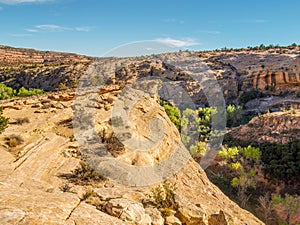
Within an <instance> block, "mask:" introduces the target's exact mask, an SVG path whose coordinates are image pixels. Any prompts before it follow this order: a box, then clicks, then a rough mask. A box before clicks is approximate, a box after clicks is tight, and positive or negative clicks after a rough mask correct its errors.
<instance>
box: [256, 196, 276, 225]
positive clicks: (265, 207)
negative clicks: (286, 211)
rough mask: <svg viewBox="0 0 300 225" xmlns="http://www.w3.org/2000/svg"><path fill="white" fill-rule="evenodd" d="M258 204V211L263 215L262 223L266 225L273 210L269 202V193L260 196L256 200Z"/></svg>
mask: <svg viewBox="0 0 300 225" xmlns="http://www.w3.org/2000/svg"><path fill="white" fill-rule="evenodd" d="M258 203H259V206H258V208H259V210H260V212H261V213H262V215H263V218H264V222H265V223H266V224H268V221H269V219H270V217H271V214H272V210H273V205H272V201H271V195H270V193H269V192H267V193H266V194H265V195H261V196H259V198H258Z"/></svg>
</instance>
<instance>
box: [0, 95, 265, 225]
mask: <svg viewBox="0 0 300 225" xmlns="http://www.w3.org/2000/svg"><path fill="white" fill-rule="evenodd" d="M118 93H119V92H118V91H112V92H106V93H105V94H103V95H105V97H103V96H102V97H101V98H99V99H100V100H99V101H101V102H102V103H105V104H110V105H111V109H110V110H106V109H104V108H96V115H95V118H96V119H95V123H96V124H98V125H97V126H99V127H98V128H101V127H103V124H106V128H107V129H106V130H107V131H108V130H109V129H110V126H111V123H109V121H108V120H109V118H110V116H111V110H113V109H114V107H115V106H114V104H115V102H116V99H118ZM56 95H58V96H60V95H62V94H59V93H58V94H50V95H49V94H44V95H40V96H36V97H32V98H25V99H23V98H20V99H16V100H14V101H13V103H14V104H16V105H19V104H22V107H21V109H19V110H16V109H15V108H12V107H8V108H5V109H4V116H6V117H10V119H11V120H12V121H16V120H17V119H18V118H23V117H24V115H26V117H28V118H29V119H30V122H29V123H23V124H22V125H20V124H18V123H13V124H10V125H9V126H8V128H7V129H6V130H5V132H4V133H2V134H1V145H0V154H1V158H0V191H1V193H2V195H1V196H0V212H1V213H0V215H1V216H0V223H1V224H12V223H15V224H74V223H76V224H217V223H218V222H222V223H223V222H224V223H223V224H236V225H237V224H238V225H240V224H251V225H252V224H253V225H255V224H263V223H262V222H261V221H260V220H258V219H257V218H256V217H254V216H253V215H252V214H250V213H249V212H247V211H245V210H243V209H241V208H240V207H239V206H238V205H237V204H236V203H234V202H232V201H231V200H230V199H229V198H228V197H226V196H225V195H224V194H223V193H222V192H221V191H220V190H219V189H218V188H217V187H216V186H215V185H213V184H212V183H211V182H210V181H209V180H208V178H207V176H206V174H205V172H204V171H203V170H202V169H201V168H200V166H199V165H198V164H197V163H196V162H195V161H193V160H192V159H190V160H189V161H187V162H186V164H185V166H184V167H183V168H181V169H180V170H179V171H178V172H177V173H176V174H174V175H173V176H171V177H170V178H169V182H170V183H174V184H176V187H177V188H176V190H174V193H173V195H174V196H173V197H174V204H175V206H174V208H173V209H169V213H167V214H164V212H166V211H164V210H162V209H161V208H160V207H159V206H158V205H157V204H156V203H155V201H154V200H153V199H152V197H151V194H152V191H153V188H155V187H156V185H155V184H153V185H152V186H142V187H134V186H127V185H123V184H122V183H121V184H120V183H118V182H116V181H113V180H110V179H108V180H107V179H101V177H99V176H96V175H95V173H94V172H93V171H91V170H89V169H88V167H86V166H84V167H80V165H81V164H80V161H81V155H80V154H77V151H76V149H77V150H78V151H80V148H78V145H77V143H76V142H74V141H75V140H74V134H73V129H72V119H71V116H72V111H71V104H72V100H71V99H72V97H73V96H74V93H72V92H70V93H68V92H66V93H65V95H64V96H61V97H55V96H56ZM100 96H101V95H100ZM121 99H122V98H121ZM67 100H69V101H67ZM25 101H26V104H25ZM4 102H6V101H4ZM37 102H39V103H41V105H39V106H37V107H35V105H36V103H37ZM109 102H110V103H109ZM29 103H30V104H29ZM31 103H32V104H31ZM58 103H59V104H64V106H65V107H54V106H55V105H56V104H58ZM1 104H2V102H1ZM46 104H49V108H47V109H44V108H43V105H46ZM33 106H34V107H33ZM134 109H136V110H134ZM37 111H41V112H42V113H37ZM154 112H155V113H154ZM131 113H132V115H131V116H130V117H129V118H130V120H132V122H131V124H130V125H131V126H132V127H133V130H134V129H136V132H137V133H139V134H141V135H142V136H144V137H146V138H149V137H151V135H150V136H149V132H147V126H148V125H149V118H150V117H152V116H154V117H155V114H157V115H160V119H161V120H166V122H165V126H166V131H168V132H169V135H165V136H164V138H165V140H164V141H162V142H159V144H158V146H156V147H155V148H154V149H153V152H152V153H153V154H152V153H151V154H150V156H151V157H153V159H155V160H154V162H153V163H155V164H156V163H159V162H160V160H163V159H165V158H166V157H168V156H169V154H171V153H172V151H173V149H172V148H169V149H167V144H166V143H168V142H169V143H171V142H174V141H177V142H180V139H179V135H178V131H177V129H176V127H175V126H174V125H173V124H172V123H170V122H169V121H168V118H167V116H166V114H165V112H164V111H163V110H162V108H161V106H159V104H158V103H157V99H155V98H150V97H149V98H148V99H146V100H145V101H141V102H139V104H136V105H135V107H133V109H132V110H131ZM152 113H154V114H153V115H152ZM148 114H149V118H148ZM150 114H151V115H150ZM105 121H106V122H107V123H103V122H105ZM97 126H96V127H97ZM112 132H114V131H113V129H112ZM10 135H19V136H21V137H22V139H23V142H22V143H20V144H19V145H18V146H16V147H10V146H9V145H8V144H7V143H6V141H5V137H9V136H10ZM171 139H173V140H171ZM163 146H164V147H163ZM70 149H71V150H72V151H70ZM164 149H165V151H163V150H164ZM129 150H130V149H126V151H125V152H121V154H119V155H116V156H115V158H116V159H118V158H119V159H120V160H121V157H122V156H123V157H124V160H123V163H128V164H129V165H130V166H134V165H131V164H132V161H134V160H135V161H136V164H137V165H144V164H143V163H145V162H143V161H142V160H141V159H139V158H136V157H134V158H131V155H130V154H128V151H129ZM185 151H186V150H185ZM143 154H144V153H143ZM125 158H127V159H130V160H125ZM157 158H158V159H157ZM139 163H141V164H139ZM146 165H148V164H147V163H146Z"/></svg>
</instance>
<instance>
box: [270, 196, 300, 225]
mask: <svg viewBox="0 0 300 225" xmlns="http://www.w3.org/2000/svg"><path fill="white" fill-rule="evenodd" d="M272 204H273V205H274V207H282V208H283V209H284V210H285V211H286V214H287V217H286V222H287V224H292V223H291V217H292V216H293V215H295V214H296V213H297V211H298V209H299V208H300V200H299V199H298V196H292V195H289V194H285V196H284V198H282V197H281V196H280V195H276V194H275V195H272Z"/></svg>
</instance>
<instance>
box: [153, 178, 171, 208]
mask: <svg viewBox="0 0 300 225" xmlns="http://www.w3.org/2000/svg"><path fill="white" fill-rule="evenodd" d="M175 191H176V184H172V183H170V182H168V181H165V182H164V183H162V184H159V185H157V186H156V187H154V188H153V189H151V193H150V195H149V197H150V198H151V200H152V201H153V202H154V204H155V205H156V206H157V207H158V208H159V209H160V210H161V211H165V210H167V209H175V208H176V203H175V198H174V197H175Z"/></svg>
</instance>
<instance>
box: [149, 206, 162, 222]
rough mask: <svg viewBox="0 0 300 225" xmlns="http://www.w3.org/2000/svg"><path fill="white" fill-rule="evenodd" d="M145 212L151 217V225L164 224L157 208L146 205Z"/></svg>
mask: <svg viewBox="0 0 300 225" xmlns="http://www.w3.org/2000/svg"><path fill="white" fill-rule="evenodd" d="M145 213H146V214H148V215H149V216H150V217H151V220H152V223H151V225H164V222H165V220H164V218H163V217H162V215H161V213H160V212H159V210H158V209H156V208H152V207H148V208H146V209H145Z"/></svg>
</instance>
